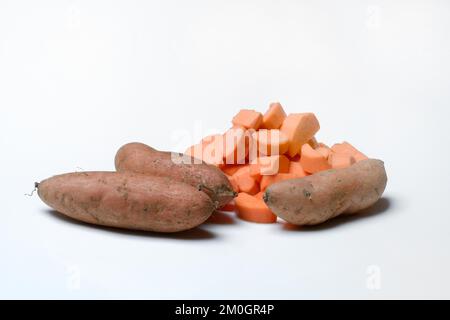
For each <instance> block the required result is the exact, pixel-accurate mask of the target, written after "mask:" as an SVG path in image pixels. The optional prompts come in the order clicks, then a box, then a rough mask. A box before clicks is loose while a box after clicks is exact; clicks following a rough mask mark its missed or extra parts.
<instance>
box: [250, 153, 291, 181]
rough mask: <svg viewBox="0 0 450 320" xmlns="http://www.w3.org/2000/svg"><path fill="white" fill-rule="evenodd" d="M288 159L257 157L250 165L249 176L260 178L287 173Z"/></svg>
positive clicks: (282, 156) (282, 157) (284, 157)
mask: <svg viewBox="0 0 450 320" xmlns="http://www.w3.org/2000/svg"><path fill="white" fill-rule="evenodd" d="M289 163H290V161H289V159H288V158H287V157H286V156H284V155H281V156H268V157H259V158H257V159H256V160H254V161H253V162H252V163H251V164H250V172H251V173H250V174H251V175H257V174H260V175H262V176H270V175H276V174H278V173H288V172H289Z"/></svg>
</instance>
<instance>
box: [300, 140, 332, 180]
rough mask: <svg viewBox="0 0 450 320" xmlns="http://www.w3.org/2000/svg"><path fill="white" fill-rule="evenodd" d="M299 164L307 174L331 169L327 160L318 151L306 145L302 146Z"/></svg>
mask: <svg viewBox="0 0 450 320" xmlns="http://www.w3.org/2000/svg"><path fill="white" fill-rule="evenodd" d="M300 163H301V165H302V167H303V169H304V170H305V171H306V172H308V173H316V172H319V171H323V170H328V169H331V166H330V164H329V163H328V159H327V158H326V157H324V156H323V155H322V154H321V153H320V152H319V151H317V150H314V149H313V148H311V146H310V145H309V144H307V143H305V144H304V145H303V146H302V155H301V158H300Z"/></svg>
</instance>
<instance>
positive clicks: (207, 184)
mask: <svg viewBox="0 0 450 320" xmlns="http://www.w3.org/2000/svg"><path fill="white" fill-rule="evenodd" d="M177 155H180V156H181V154H177ZM184 157H185V159H186V160H188V161H186V162H188V163H186V162H184V163H175V162H174V161H173V160H172V153H171V152H162V151H158V150H156V149H153V148H152V147H149V146H147V145H145V144H143V143H137V142H133V143H128V144H126V145H124V146H122V147H121V148H120V149H119V150H118V151H117V154H116V157H115V161H114V162H115V166H116V170H117V171H118V172H135V173H141V174H148V175H153V176H159V177H168V178H171V179H173V180H175V181H180V182H184V183H187V184H189V185H191V186H193V187H195V188H199V187H203V188H202V191H204V192H206V193H207V194H208V196H210V198H211V199H212V200H213V202H214V203H216V207H217V208H220V207H222V206H224V205H225V204H227V203H228V202H230V201H231V200H232V199H233V198H234V197H235V196H236V194H235V192H234V191H233V187H232V186H231V184H230V182H229V180H228V178H227V177H226V176H225V174H224V173H223V172H222V171H221V170H220V169H219V168H217V167H215V166H213V165H209V164H206V163H205V162H202V161H200V160H198V159H196V160H195V161H194V158H192V157H189V156H187V155H184Z"/></svg>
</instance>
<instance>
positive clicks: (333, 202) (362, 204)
mask: <svg viewBox="0 0 450 320" xmlns="http://www.w3.org/2000/svg"><path fill="white" fill-rule="evenodd" d="M386 183H387V176H386V171H385V168H384V163H383V162H382V161H380V160H374V159H370V160H363V161H360V162H358V163H356V164H354V165H352V166H350V167H348V168H345V169H331V170H327V171H322V172H319V173H316V174H313V175H311V176H307V177H304V178H300V179H292V180H286V181H282V182H279V183H275V184H272V185H271V186H269V187H268V188H267V189H266V192H265V193H264V196H263V197H264V201H265V202H266V204H267V205H268V206H269V208H270V209H271V210H272V211H273V213H275V214H276V215H277V216H279V217H280V218H283V219H284V220H286V221H287V222H289V223H292V224H296V225H315V224H320V223H322V222H325V221H327V220H329V219H331V218H334V217H336V216H338V215H341V214H343V213H346V214H353V213H356V212H358V211H360V210H362V209H365V208H368V207H370V206H372V205H373V204H374V203H375V202H377V201H378V200H379V199H380V197H381V196H382V194H383V192H384V190H385V188H386Z"/></svg>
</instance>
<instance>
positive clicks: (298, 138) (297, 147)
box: [281, 113, 320, 157]
mask: <svg viewBox="0 0 450 320" xmlns="http://www.w3.org/2000/svg"><path fill="white" fill-rule="evenodd" d="M319 129H320V125H319V121H317V118H316V116H315V115H314V114H313V113H292V114H290V115H288V116H287V118H286V119H285V120H284V122H283V125H282V126H281V131H282V132H283V133H284V134H286V136H287V137H288V139H289V150H288V154H289V156H291V157H294V156H295V155H296V154H298V153H299V152H300V151H301V148H302V145H304V144H305V143H307V142H308V141H309V140H310V139H311V138H312V137H314V135H315V134H316V132H317V131H319Z"/></svg>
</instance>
